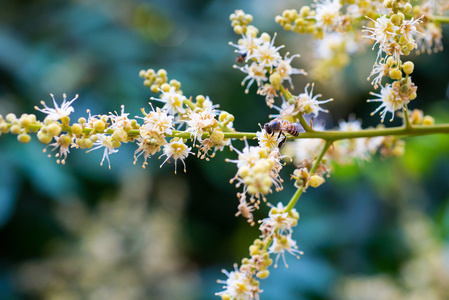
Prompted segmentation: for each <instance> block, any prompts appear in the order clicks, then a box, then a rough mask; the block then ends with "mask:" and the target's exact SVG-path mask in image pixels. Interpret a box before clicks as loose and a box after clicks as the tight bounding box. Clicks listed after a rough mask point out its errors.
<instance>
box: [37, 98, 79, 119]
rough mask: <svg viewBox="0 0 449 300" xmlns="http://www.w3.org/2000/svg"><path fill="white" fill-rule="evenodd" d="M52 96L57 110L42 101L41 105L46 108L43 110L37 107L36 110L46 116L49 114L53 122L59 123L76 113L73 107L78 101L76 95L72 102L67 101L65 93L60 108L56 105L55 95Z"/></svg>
mask: <svg viewBox="0 0 449 300" xmlns="http://www.w3.org/2000/svg"><path fill="white" fill-rule="evenodd" d="M50 96H51V98H52V99H53V105H54V107H55V108H50V107H48V106H47V104H45V102H44V101H41V104H42V105H43V106H44V108H43V109H41V108H38V107H37V106H35V107H34V108H35V109H36V110H38V111H40V112H43V113H44V114H47V115H48V117H49V118H50V119H52V120H53V121H57V120H60V119H62V118H64V117H68V116H69V115H70V114H71V113H72V112H74V111H75V110H74V108H73V107H72V106H71V105H72V103H73V102H74V101H75V100H76V99H78V95H76V96H75V98H73V99H72V100H70V101H67V95H66V94H65V93H64V94H63V95H62V97H63V99H64V100H63V101H62V104H61V107H59V106H58V104H57V103H56V100H55V97H54V96H53V94H50Z"/></svg>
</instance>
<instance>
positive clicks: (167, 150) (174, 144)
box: [161, 138, 192, 174]
mask: <svg viewBox="0 0 449 300" xmlns="http://www.w3.org/2000/svg"><path fill="white" fill-rule="evenodd" d="M190 150H192V148H191V147H188V146H187V145H186V144H184V141H183V140H182V139H179V138H173V139H172V140H171V141H170V143H168V144H166V145H164V154H162V155H161V157H162V156H167V158H166V159H165V160H164V162H163V163H162V164H161V167H162V166H163V165H164V164H165V162H167V161H168V160H169V159H170V157H171V158H173V159H174V160H175V174H176V167H177V166H176V163H177V161H178V159H179V160H181V162H182V164H183V165H184V173H185V172H186V164H185V162H184V159H186V157H187V156H188V155H189V153H192V152H190Z"/></svg>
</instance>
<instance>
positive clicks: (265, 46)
mask: <svg viewBox="0 0 449 300" xmlns="http://www.w3.org/2000/svg"><path fill="white" fill-rule="evenodd" d="M275 39H276V35H275V36H274V37H273V39H271V41H269V40H268V41H264V42H262V43H261V44H260V45H259V46H258V47H257V48H256V49H254V51H253V53H251V54H250V55H248V56H247V57H248V59H254V60H255V61H256V62H258V63H259V64H260V65H261V67H263V68H269V69H270V70H272V69H273V67H276V66H278V65H279V61H280V60H281V59H282V57H281V55H280V54H279V49H281V48H284V45H281V46H279V47H275V46H274V40H275Z"/></svg>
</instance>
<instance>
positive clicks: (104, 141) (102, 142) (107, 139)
mask: <svg viewBox="0 0 449 300" xmlns="http://www.w3.org/2000/svg"><path fill="white" fill-rule="evenodd" d="M97 137H98V140H97V141H96V142H95V143H94V145H96V147H94V148H92V149H90V150H88V151H87V152H90V151H93V150H97V149H100V148H101V147H104V151H103V158H102V159H101V162H100V166H102V165H103V161H104V159H105V158H106V159H107V160H108V165H109V169H110V168H111V162H110V161H109V154H113V153H117V152H118V149H115V148H114V146H113V145H112V136H110V135H106V134H97Z"/></svg>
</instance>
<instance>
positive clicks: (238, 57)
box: [235, 52, 248, 64]
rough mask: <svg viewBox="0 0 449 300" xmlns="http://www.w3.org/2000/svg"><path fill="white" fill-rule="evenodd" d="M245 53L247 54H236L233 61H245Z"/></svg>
mask: <svg viewBox="0 0 449 300" xmlns="http://www.w3.org/2000/svg"><path fill="white" fill-rule="evenodd" d="M247 55H248V54H247V53H246V52H245V53H242V54H240V55H239V56H237V58H236V59H235V62H236V63H239V64H241V63H242V62H244V61H245V59H246V56H247Z"/></svg>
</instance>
